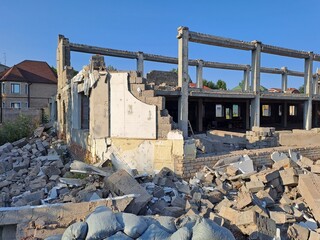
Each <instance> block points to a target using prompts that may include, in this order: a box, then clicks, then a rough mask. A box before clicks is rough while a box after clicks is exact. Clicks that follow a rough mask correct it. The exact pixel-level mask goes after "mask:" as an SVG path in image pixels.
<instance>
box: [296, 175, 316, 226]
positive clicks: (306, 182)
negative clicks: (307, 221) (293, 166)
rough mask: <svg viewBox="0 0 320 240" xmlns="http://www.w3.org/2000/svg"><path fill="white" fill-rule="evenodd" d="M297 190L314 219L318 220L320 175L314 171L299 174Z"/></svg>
mask: <svg viewBox="0 0 320 240" xmlns="http://www.w3.org/2000/svg"><path fill="white" fill-rule="evenodd" d="M298 190H299V192H300V194H301V196H302V197H303V198H304V201H305V202H306V203H307V204H308V206H309V208H310V209H311V210H312V213H313V216H314V217H315V219H316V220H317V221H320V208H319V203H320V176H318V175H316V174H314V173H310V174H304V175H300V176H299V184H298Z"/></svg>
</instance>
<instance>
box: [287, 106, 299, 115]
mask: <svg viewBox="0 0 320 240" xmlns="http://www.w3.org/2000/svg"><path fill="white" fill-rule="evenodd" d="M289 115H290V116H297V108H296V106H295V105H290V106H289Z"/></svg>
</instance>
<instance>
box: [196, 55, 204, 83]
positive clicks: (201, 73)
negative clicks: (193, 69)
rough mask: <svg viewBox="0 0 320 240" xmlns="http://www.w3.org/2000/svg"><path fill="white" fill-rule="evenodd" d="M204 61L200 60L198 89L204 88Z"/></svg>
mask: <svg viewBox="0 0 320 240" xmlns="http://www.w3.org/2000/svg"><path fill="white" fill-rule="evenodd" d="M202 75H203V60H198V65H197V88H202V87H203V77H202Z"/></svg>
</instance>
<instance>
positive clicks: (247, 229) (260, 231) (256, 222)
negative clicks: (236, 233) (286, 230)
mask: <svg viewBox="0 0 320 240" xmlns="http://www.w3.org/2000/svg"><path fill="white" fill-rule="evenodd" d="M236 223H237V226H238V227H239V228H240V229H241V231H242V232H243V233H244V234H246V235H249V238H250V239H273V237H274V236H275V235H276V223H275V221H274V220H272V219H270V218H268V217H264V216H262V215H260V214H259V213H257V212H255V211H252V210H248V211H245V212H242V213H240V214H239V215H238V218H237V220H236Z"/></svg>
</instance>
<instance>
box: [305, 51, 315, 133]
mask: <svg viewBox="0 0 320 240" xmlns="http://www.w3.org/2000/svg"><path fill="white" fill-rule="evenodd" d="M312 71H313V53H312V52H310V54H309V58H306V59H305V68H304V91H305V94H306V95H307V96H308V100H307V101H305V103H304V116H303V127H304V129H305V130H310V129H311V128H312V95H313V91H312V88H313V84H312V80H313V73H312Z"/></svg>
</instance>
